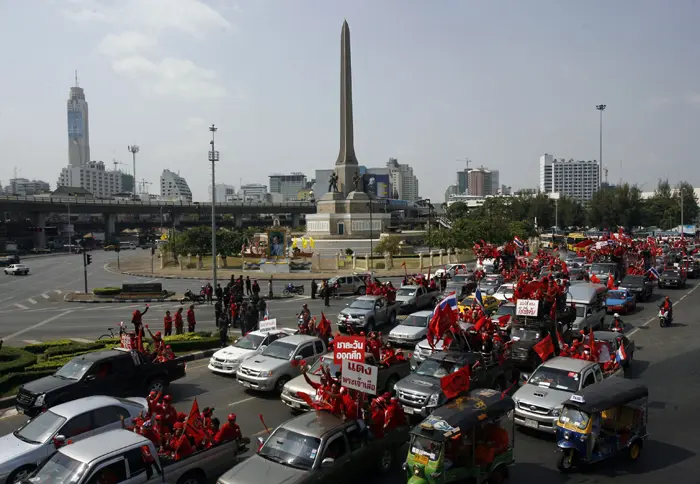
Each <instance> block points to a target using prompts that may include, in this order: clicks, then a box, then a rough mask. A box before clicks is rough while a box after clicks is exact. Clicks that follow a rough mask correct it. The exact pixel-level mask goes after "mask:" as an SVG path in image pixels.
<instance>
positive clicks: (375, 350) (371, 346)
mask: <svg viewBox="0 0 700 484" xmlns="http://www.w3.org/2000/svg"><path fill="white" fill-rule="evenodd" d="M367 347H368V348H367V350H368V351H369V352H370V353H372V355H373V356H374V359H376V360H377V361H380V360H381V357H382V355H381V348H382V346H381V343H380V342H379V340H378V339H377V333H375V332H371V333H370V334H369V338H367Z"/></svg>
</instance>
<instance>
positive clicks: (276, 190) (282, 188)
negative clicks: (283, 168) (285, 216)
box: [270, 173, 306, 202]
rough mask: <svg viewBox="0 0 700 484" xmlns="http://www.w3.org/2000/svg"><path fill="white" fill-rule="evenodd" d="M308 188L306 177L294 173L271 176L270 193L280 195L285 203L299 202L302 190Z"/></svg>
mask: <svg viewBox="0 0 700 484" xmlns="http://www.w3.org/2000/svg"><path fill="white" fill-rule="evenodd" d="M305 188H306V175H304V174H303V173H292V174H291V175H282V174H273V175H270V193H271V194H280V195H281V198H282V200H283V201H285V202H287V201H291V200H297V195H298V194H299V191H300V190H303V189H305Z"/></svg>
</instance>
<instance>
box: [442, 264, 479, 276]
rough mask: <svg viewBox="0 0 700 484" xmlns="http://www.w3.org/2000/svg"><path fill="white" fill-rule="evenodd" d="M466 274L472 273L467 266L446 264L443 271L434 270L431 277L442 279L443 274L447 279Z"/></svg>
mask: <svg viewBox="0 0 700 484" xmlns="http://www.w3.org/2000/svg"><path fill="white" fill-rule="evenodd" d="M467 272H473V271H472V270H471V269H470V268H469V267H468V266H467V264H447V265H446V266H445V268H444V269H438V270H436V271H435V272H434V273H433V275H432V277H442V275H443V274H445V275H446V276H447V277H453V276H455V275H456V274H466V273H467Z"/></svg>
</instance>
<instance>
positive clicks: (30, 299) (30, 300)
mask: <svg viewBox="0 0 700 484" xmlns="http://www.w3.org/2000/svg"><path fill="white" fill-rule="evenodd" d="M27 301H29V302H30V303H31V304H37V302H36V301H35V300H34V299H32V298H29V299H27Z"/></svg>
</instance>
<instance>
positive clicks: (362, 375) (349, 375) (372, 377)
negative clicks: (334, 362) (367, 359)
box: [340, 360, 379, 395]
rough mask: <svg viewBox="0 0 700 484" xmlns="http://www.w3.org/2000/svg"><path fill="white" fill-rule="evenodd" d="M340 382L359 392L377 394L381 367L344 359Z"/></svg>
mask: <svg viewBox="0 0 700 484" xmlns="http://www.w3.org/2000/svg"><path fill="white" fill-rule="evenodd" d="M341 369H342V375H341V377H340V380H341V381H340V384H341V385H342V386H344V387H345V388H351V389H353V390H357V391H358V392H363V393H369V394H370V395H376V394H377V374H378V373H379V368H377V367H376V366H372V365H366V364H364V363H358V362H356V361H350V360H343V366H342V368H341Z"/></svg>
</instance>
